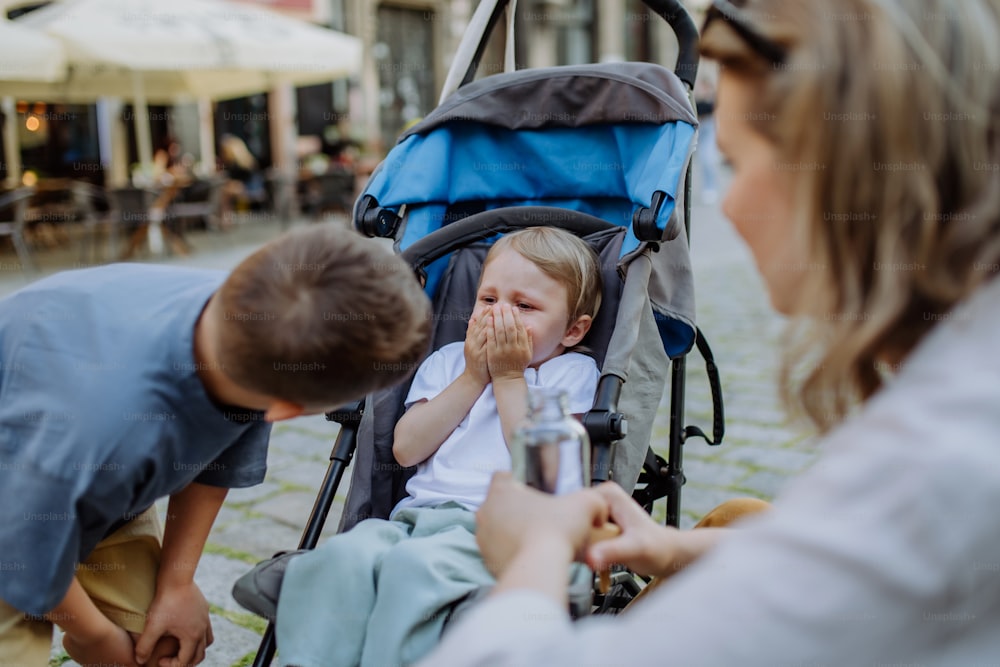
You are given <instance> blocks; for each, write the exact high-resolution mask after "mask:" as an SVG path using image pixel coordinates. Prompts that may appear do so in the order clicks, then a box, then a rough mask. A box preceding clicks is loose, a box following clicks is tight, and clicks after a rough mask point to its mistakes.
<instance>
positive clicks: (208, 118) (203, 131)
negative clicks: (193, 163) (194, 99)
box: [198, 97, 216, 177]
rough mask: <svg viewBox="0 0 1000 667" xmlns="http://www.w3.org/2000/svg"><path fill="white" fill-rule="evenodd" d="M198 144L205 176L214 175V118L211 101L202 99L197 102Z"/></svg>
mask: <svg viewBox="0 0 1000 667" xmlns="http://www.w3.org/2000/svg"><path fill="white" fill-rule="evenodd" d="M198 143H199V144H201V168H202V169H203V170H204V171H205V175H207V176H209V177H211V176H214V175H215V163H216V159H215V118H214V115H213V114H212V100H210V99H208V98H207V97H202V98H200V99H199V100H198Z"/></svg>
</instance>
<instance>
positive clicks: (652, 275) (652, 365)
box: [241, 0, 723, 665]
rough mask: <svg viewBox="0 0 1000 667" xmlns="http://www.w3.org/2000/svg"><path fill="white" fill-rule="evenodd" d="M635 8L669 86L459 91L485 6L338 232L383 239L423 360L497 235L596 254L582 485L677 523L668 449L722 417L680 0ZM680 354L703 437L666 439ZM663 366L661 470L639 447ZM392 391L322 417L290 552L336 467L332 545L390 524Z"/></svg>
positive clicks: (613, 78)
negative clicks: (581, 245)
mask: <svg viewBox="0 0 1000 667" xmlns="http://www.w3.org/2000/svg"><path fill="white" fill-rule="evenodd" d="M647 4H649V6H650V8H651V9H652V10H653V11H655V12H656V13H657V14H659V15H660V16H661V17H663V18H664V19H666V20H667V21H668V22H669V23H670V25H671V26H672V28H673V29H674V32H675V33H676V34H677V36H678V42H679V44H680V57H679V59H678V64H677V68H676V74H675V73H673V72H670V71H668V70H666V69H664V68H662V67H659V66H656V65H651V64H647V63H609V64H601V65H586V66H565V67H554V68H544V69H534V70H520V71H508V72H506V73H504V74H497V75H495V76H490V77H487V78H484V79H480V80H474V77H475V72H476V69H477V67H478V63H479V60H480V59H481V57H482V54H483V52H484V50H485V45H486V40H487V37H488V35H489V34H490V32H491V31H492V29H493V27H494V26H495V25H496V24H497V23H498V22H499V20H500V18H501V17H502V16H503V13H504V9H505V7H506V0H484V2H483V3H482V4H480V6H479V7H478V8H477V10H476V13H475V16H474V17H473V19H472V24H471V27H470V30H469V32H467V34H466V35H465V38H464V39H463V41H462V45H461V46H460V47H459V51H458V55H457V56H456V59H455V61H454V63H453V65H452V70H451V72H450V74H449V76H448V80H447V82H446V84H445V91H444V92H443V93H442V101H441V103H440V105H439V106H438V108H437V109H436V110H434V111H433V112H431V113H430V114H429V115H428V116H427V117H426V118H425V119H423V120H422V121H421V122H419V123H418V124H416V125H415V126H414V127H412V128H411V129H409V130H408V131H407V132H405V133H404V134H403V135H402V136H401V137H400V138H399V140H398V142H397V145H396V146H395V148H393V150H392V151H390V153H389V155H388V156H387V157H386V159H385V160H384V161H383V162H382V164H381V165H379V167H378V168H377V169H376V171H375V173H374V174H373V175H372V177H371V179H370V181H369V183H368V186H367V187H366V189H365V191H364V192H363V193H362V195H361V196H360V198H359V199H358V201H357V202H356V203H355V207H354V224H355V225H356V227H357V228H358V229H359V230H360V231H361V232H362V233H364V234H366V235H368V236H375V237H382V238H390V239H393V240H394V247H395V248H396V250H397V251H398V252H400V253H401V254H402V257H403V258H404V259H405V260H406V261H407V262H408V263H409V264H410V265H411V267H412V268H413V270H414V271H415V273H416V274H417V277H418V278H419V280H421V282H422V284H423V286H424V288H425V291H426V293H427V294H428V296H429V297H430V298H431V300H432V302H433V306H434V318H435V320H434V324H433V326H432V349H438V348H440V347H441V346H443V345H446V344H448V343H452V342H455V341H460V340H464V338H465V331H466V326H467V322H468V318H469V316H470V314H471V312H472V309H473V305H474V303H475V294H476V287H477V282H478V276H479V273H480V269H481V266H482V263H483V260H484V258H485V255H486V252H487V250H488V247H489V245H490V243H491V242H492V241H493V240H495V239H496V238H497V237H498V236H499V235H502V234H504V233H507V232H510V231H514V230H516V229H520V228H523V227H530V226H538V225H547V226H558V227H561V228H563V229H566V230H568V231H570V232H572V233H574V234H576V235H577V236H580V237H582V238H583V239H584V240H585V241H587V242H588V243H589V244H590V245H591V247H593V248H594V249H595V251H596V252H597V254H598V256H599V257H600V260H601V270H602V278H603V281H604V292H603V299H602V307H601V310H600V312H599V313H598V316H597V318H596V320H595V322H594V324H593V326H592V327H591V330H590V332H589V333H588V335H587V337H586V338H585V339H584V341H583V343H584V345H586V346H587V347H588V348H589V349H590V350H592V351H593V355H594V357H595V359H596V361H597V364H598V367H599V368H600V370H601V376H600V380H599V382H598V388H597V392H596V396H595V398H594V403H593V409H592V410H590V411H589V412H588V413H587V414H586V415H585V416H584V418H583V422H584V426H585V428H586V430H587V432H588V434H589V436H590V440H591V444H592V448H593V449H592V458H591V460H592V480H593V482H595V483H597V482H602V481H605V480H608V479H613V480H615V481H617V482H618V483H619V484H621V485H622V486H623V487H624V488H625V489H626V490H629V491H631V492H632V493H633V497H634V498H636V500H638V502H639V503H640V504H641V505H643V506H645V507H646V508H647V509H648V510H651V509H652V504H653V502H654V501H656V500H658V499H660V498H666V499H667V518H666V520H667V523H669V524H671V525H675V526H676V525H677V524H678V522H679V513H680V490H681V486H682V485H683V483H684V474H683V467H682V445H683V443H684V441H685V440H686V439H687V438H688V437H691V436H701V437H704V438H705V439H706V440H707V441H708V442H709V444H713V445H714V444H719V442H720V441H721V439H722V435H723V415H722V404H721V388H720V383H719V378H718V373H717V370H716V368H715V365H714V363H713V361H712V355H711V351H710V350H709V348H708V345H707V344H706V342H705V340H704V338H703V337H702V336H701V334H700V332H699V331H698V330H697V328H696V327H695V324H694V294H693V291H694V287H693V281H692V275H691V264H690V258H689V255H688V245H687V235H688V228H689V220H688V217H689V211H690V208H689V204H688V183H687V180H688V179H687V176H688V173H689V163H690V161H691V157H692V154H693V150H694V145H695V140H696V127H697V118H696V116H695V114H694V111H693V109H692V105H691V103H690V100H689V91H690V90H691V87H692V85H693V82H694V78H695V75H696V73H697V58H698V57H697V51H696V41H697V31H696V29H695V26H694V24H693V22H692V20H691V18H690V16H689V15H688V14H687V12H686V11H685V10H684V8H683V7H682V6H681V4H680V2H679V0H647ZM510 34H511V29H510V26H508V35H510ZM511 41H512V40H511V39H510V38H508V41H507V43H508V45H510V44H511ZM510 52H511V51H510V49H509V50H508V53H510ZM685 84H686V87H685ZM695 346H697V347H698V349H699V351H700V352H701V353H702V355H703V356H704V357H705V360H706V364H707V369H708V375H709V382H710V387H711V392H712V399H713V432H712V436H711V437H709V436H707V435H706V434H705V433H704V432H703V431H702V430H701V429H699V428H698V427H695V426H687V427H682V423H683V419H684V414H683V412H684V387H685V355H686V354H687V353H688V352H689V351H690V350H691V349H692V348H693V347H695ZM668 367H669V368H670V377H669V381H670V387H671V393H670V435H669V448H668V457H667V459H666V460H664V459H663V458H662V457H660V456H658V455H656V454H655V453H653V451H652V450H651V449H650V447H649V442H650V436H651V433H652V427H653V420H654V416H655V413H656V409H657V407H658V406H659V403H660V399H661V397H662V395H663V390H664V386H665V384H666V382H667V380H668V377H667V375H668V373H667V369H668ZM407 391H408V385H407V384H404V385H402V386H397V387H394V388H391V389H388V390H383V391H381V392H378V393H376V394H374V395H371V396H368V397H367V398H366V399H365V400H364V401H362V402H360V403H358V404H356V405H354V406H351V407H350V408H348V409H342V410H339V411H338V412H336V413H331V414H329V415H327V418H328V419H330V420H331V421H336V422H338V423H340V424H341V431H340V434H339V435H338V437H337V441H336V443H335V445H334V448H333V452H332V453H331V457H330V458H331V463H330V467H329V470H328V471H327V475H326V478H325V479H324V482H323V484H322V487H321V489H320V492H319V495H318V498H317V500H316V503H315V505H314V508H313V511H312V514H311V516H310V518H309V521H308V525H307V527H306V529H305V531H304V534H303V537H302V541H301V544H300V549H312V548H314V547H315V546H316V544H317V542H318V540H319V535H320V531H321V530H322V527H323V525H324V523H325V521H326V518H327V514H328V512H329V510H330V507H331V505H332V503H333V499H334V495H335V493H336V490H337V487H338V486H339V484H340V482H341V479H342V477H343V475H344V472H345V470H346V469H347V467H348V465H349V464H350V462H351V461H352V459H353V460H354V463H355V465H354V469H353V476H352V480H351V489H350V492H349V494H348V497H347V501H346V504H345V507H344V512H343V515H342V518H341V521H340V525H339V530H340V531H346V530H348V529H350V528H351V527H353V526H354V525H355V524H356V523H357V522H359V521H362V520H364V519H366V518H370V517H380V518H385V517H388V515H389V512H390V511H391V509H392V508H393V507H394V505H395V503H396V502H397V501H398V500H399V499H400V498H402V497H403V496H404V495H405V490H404V487H405V484H406V481H407V479H408V478H409V476H410V475H411V474H412V472H413V469H404V468H401V466H399V465H398V464H397V463H396V461H395V460H394V458H393V455H392V434H393V429H394V427H395V424H396V422H397V421H398V419H399V417H400V416H401V415H402V412H403V400H404V398H405V396H406V394H407ZM241 581H242V580H241ZM588 588H592V586H590V582H588ZM640 589H641V584H640V583H639V582H637V581H636V579H635V577H634V576H633V575H632V574H631V573H629V572H625V571H623V572H616V573H614V575H613V578H612V587H611V589H610V590H609V591H608V592H607V593H606V594H599V595H597V596H596V597H594V598H593V599H592V602H593V609H594V610H595V611H597V612H612V613H613V612H615V611H616V610H619V609H621V608H622V607H624V605H625V604H627V603H628V602H629V601H630V600H631V599H632V598H633V597H634V596H635V595H636V594H638V592H639V590H640ZM587 592H588V594H589V593H590V590H588V591H587ZM587 611H588V612H589V611H590V608H588V609H587ZM274 650H275V646H274V635H273V626H271V627H269V628H268V631H267V632H266V633H265V636H264V638H263V640H262V643H261V646H260V649H259V651H258V654H257V656H256V659H255V662H254V664H255V665H266V664H268V663H269V662H270V660H271V658H272V657H273V653H274Z"/></svg>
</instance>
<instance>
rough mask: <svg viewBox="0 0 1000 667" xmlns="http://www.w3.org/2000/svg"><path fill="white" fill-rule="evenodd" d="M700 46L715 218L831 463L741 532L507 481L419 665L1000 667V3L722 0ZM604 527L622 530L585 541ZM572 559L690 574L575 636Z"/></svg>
mask: <svg viewBox="0 0 1000 667" xmlns="http://www.w3.org/2000/svg"><path fill="white" fill-rule="evenodd" d="M702 52H703V54H704V55H705V56H706V57H709V58H711V59H713V60H716V61H717V62H718V63H719V64H720V68H721V69H720V72H721V73H720V79H719V87H718V106H717V121H718V126H717V129H718V142H719V146H720V149H721V150H722V151H723V153H724V154H725V155H726V156H727V157H728V158H729V160H730V161H731V162H732V164H733V170H734V173H733V180H732V183H731V185H730V187H729V190H728V193H727V195H726V197H725V201H724V203H723V210H724V212H725V213H726V215H727V216H728V217H729V218H730V219H731V220H732V222H733V225H734V226H735V227H736V229H737V231H738V232H739V233H740V234H741V235H742V236H743V238H744V239H745V241H746V242H747V244H748V246H749V247H750V250H751V251H752V253H753V255H754V258H755V261H756V264H757V268H758V269H759V271H760V273H761V275H762V276H763V278H764V282H765V283H766V285H767V288H768V292H769V294H770V297H771V302H772V304H773V305H774V307H775V308H776V309H777V310H779V311H780V312H782V313H784V314H786V315H788V316H789V318H790V323H791V324H790V327H789V332H788V334H787V336H788V345H786V346H785V348H784V349H785V358H784V363H783V366H782V371H781V378H782V385H783V387H784V394H785V398H786V402H787V403H788V404H789V407H790V408H791V409H792V410H793V412H797V413H798V414H801V415H805V416H806V417H808V418H809V420H810V421H811V422H812V423H813V424H815V425H816V426H817V428H818V430H819V431H820V432H821V433H822V434H823V442H822V451H823V455H822V457H821V459H820V460H819V461H818V462H817V463H816V464H814V465H813V466H812V467H811V468H810V469H809V470H807V471H806V472H804V473H803V474H801V475H800V476H799V478H798V479H796V480H795V481H794V482H793V483H792V484H790V485H789V486H788V487H787V488H786V489H785V490H784V492H783V493H782V494H780V495H779V497H778V499H777V500H776V501H775V503H774V507H773V508H772V509H771V511H769V512H766V513H763V514H760V515H758V516H756V517H754V518H752V519H750V520H749V521H747V522H744V523H743V524H742V525H741V529H740V530H736V531H731V532H719V531H686V532H678V531H676V530H673V529H670V528H665V527H663V526H659V525H657V524H655V523H653V521H652V520H651V519H649V518H648V517H647V516H646V515H645V514H644V513H643V512H642V510H641V509H640V508H639V507H638V506H637V505H636V504H635V503H633V502H632V500H631V499H630V498H629V497H627V496H626V494H625V493H624V492H623V491H622V490H621V489H620V488H619V487H616V486H614V485H612V484H606V485H603V486H601V487H598V488H596V489H589V490H586V491H583V492H580V493H578V494H576V495H572V496H562V497H556V498H553V497H547V496H544V495H542V494H539V493H537V492H535V491H533V490H530V489H527V488H525V487H523V486H522V485H520V484H518V483H516V482H513V481H512V480H511V479H510V478H509V477H508V476H497V477H495V478H494V481H493V485H492V487H491V491H490V495H489V497H488V498H487V501H486V503H485V504H484V505H483V507H482V508H481V509H480V511H479V515H478V520H479V523H478V528H477V537H478V541H479V544H480V546H481V548H482V551H483V554H484V558H485V559H486V562H488V563H490V564H491V567H492V568H493V570H494V571H495V573H496V574H497V575H498V584H497V586H496V588H495V590H494V592H493V594H492V596H491V598H490V599H489V600H487V601H486V602H485V603H484V604H482V605H481V606H480V607H479V608H477V609H476V610H474V611H472V612H470V614H469V615H468V616H466V617H465V618H464V619H463V620H462V621H461V622H460V623H459V624H458V625H457V626H456V627H454V628H452V630H451V632H450V633H449V634H448V635H446V636H445V641H444V643H443V644H442V645H441V646H440V647H439V649H438V651H437V652H436V653H435V654H433V655H432V656H430V657H429V659H428V661H427V664H429V665H430V664H433V665H466V664H468V665H480V664H489V665H529V664H553V665H574V666H581V667H582V666H586V665H610V664H614V665H629V664H643V662H642V661H650V660H656V661H658V662H667V661H669V662H670V663H671V664H677V665H684V666H685V667H687V666H690V665H711V666H713V667H719V666H725V665H736V664H739V665H744V666H747V665H749V666H755V665H837V666H841V665H904V664H906V665H915V664H921V665H963V666H964V665H985V664H995V663H996V661H997V657H998V656H1000V635H998V634H997V632H996V628H997V627H1000V520H998V519H997V518H996V515H995V514H994V508H995V507H997V506H1000V355H998V354H997V342H996V341H997V332H1000V282H998V281H997V280H995V279H994V278H995V276H996V274H997V272H998V271H1000V3H998V2H997V0H963V1H962V2H949V1H948V0H923V1H921V2H913V1H912V0H842V1H841V2H837V3H830V2H824V1H823V0H747V1H746V2H726V1H724V0H716V1H715V2H714V3H713V4H712V7H711V9H710V10H709V13H708V16H707V18H706V21H705V25H704V29H703V33H702ZM607 519H610V520H612V521H614V522H615V523H617V524H618V525H619V526H620V527H621V528H622V534H621V536H620V537H618V538H615V539H612V540H609V541H605V542H600V543H597V544H589V543H588V541H589V535H590V529H591V527H592V526H594V525H599V524H601V523H602V522H604V521H605V520H607ZM574 558H582V559H584V560H586V561H587V562H588V563H589V564H590V565H592V566H593V567H596V568H600V567H605V566H607V565H608V564H609V563H614V562H622V563H624V564H626V565H628V566H629V567H631V568H633V569H634V570H637V571H639V572H642V573H646V574H651V575H660V576H666V575H670V574H672V573H674V572H676V571H677V570H679V569H682V568H683V571H682V572H680V573H679V574H677V575H676V576H673V577H671V578H670V579H669V580H667V581H665V582H664V583H663V585H660V586H658V587H657V588H656V589H655V590H653V591H651V592H650V594H649V595H646V596H644V599H642V600H640V601H639V602H637V604H635V605H634V606H633V607H632V608H630V609H629V610H627V611H626V613H625V614H623V615H622V616H621V617H618V618H596V619H588V620H585V621H583V622H580V623H578V624H576V625H572V624H571V623H570V622H569V619H568V618H567V616H566V613H565V611H564V609H565V596H566V593H565V589H564V587H563V585H562V582H563V581H565V579H566V572H567V569H568V567H569V564H570V562H571V561H572V560H573V559H574ZM647 638H655V639H656V641H652V642H651V641H644V639H647Z"/></svg>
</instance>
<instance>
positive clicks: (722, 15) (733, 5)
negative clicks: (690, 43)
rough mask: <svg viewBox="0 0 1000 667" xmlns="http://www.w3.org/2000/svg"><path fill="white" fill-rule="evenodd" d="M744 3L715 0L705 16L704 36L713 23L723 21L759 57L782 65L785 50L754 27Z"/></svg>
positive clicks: (702, 30)
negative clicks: (743, 5)
mask: <svg viewBox="0 0 1000 667" xmlns="http://www.w3.org/2000/svg"><path fill="white" fill-rule="evenodd" d="M741 5H742V3H741V2H739V1H737V2H731V1H730V0H713V2H712V5H711V6H710V7H709V8H708V12H707V13H706V14H705V23H703V24H702V26H701V32H702V34H705V30H707V29H708V26H709V25H711V23H712V22H713V21H716V20H722V21H725V22H726V23H728V24H729V27H730V28H732V29H733V30H734V31H735V32H736V34H737V35H739V36H740V38H741V39H742V40H743V41H744V42H746V44H747V46H749V47H750V48H751V49H753V50H754V52H756V53H757V54H758V55H760V56H762V57H764V58H766V59H767V60H768V61H770V62H771V63H772V64H775V65H781V64H783V63H784V62H785V57H786V53H785V49H784V48H783V47H782V46H780V45H779V44H776V43H775V42H773V41H771V40H770V39H768V38H767V37H764V35H762V34H761V33H760V32H759V31H758V30H757V29H756V28H754V26H753V22H752V21H751V17H750V12H748V11H746V10H745V9H743V7H742V6H741Z"/></svg>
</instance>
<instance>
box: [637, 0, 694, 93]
mask: <svg viewBox="0 0 1000 667" xmlns="http://www.w3.org/2000/svg"><path fill="white" fill-rule="evenodd" d="M643 3H644V4H645V5H646V6H647V7H649V9H650V10H651V11H653V12H654V13H656V14H657V15H659V16H660V18H662V19H663V20H664V21H666V22H667V23H668V24H670V28H671V29H672V30H673V31H674V34H675V35H676V36H677V47H678V51H677V66H676V67H674V74H676V75H677V78H678V79H680V80H681V81H683V82H684V83H686V84H687V86H688V90H691V89H693V88H694V80H695V78H696V77H697V76H698V27H697V26H696V25H695V24H694V19H692V18H691V14H689V13H688V11H687V9H685V8H684V5H682V4H681V0H643Z"/></svg>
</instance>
